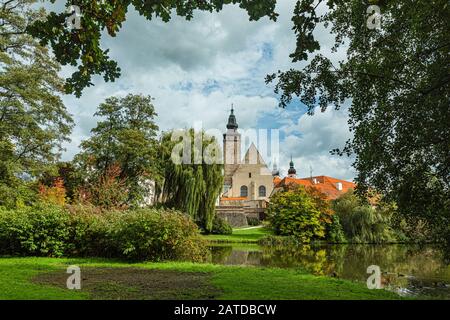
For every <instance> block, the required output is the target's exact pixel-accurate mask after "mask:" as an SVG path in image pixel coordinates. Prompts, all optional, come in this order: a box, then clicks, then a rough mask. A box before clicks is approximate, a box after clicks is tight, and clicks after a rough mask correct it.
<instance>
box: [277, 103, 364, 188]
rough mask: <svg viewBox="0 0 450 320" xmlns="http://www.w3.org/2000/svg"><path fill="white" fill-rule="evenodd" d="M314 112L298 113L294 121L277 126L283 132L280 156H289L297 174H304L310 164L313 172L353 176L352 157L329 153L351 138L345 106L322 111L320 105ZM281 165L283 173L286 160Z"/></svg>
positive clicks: (286, 167)
mask: <svg viewBox="0 0 450 320" xmlns="http://www.w3.org/2000/svg"><path fill="white" fill-rule="evenodd" d="M315 111H316V112H315V114H314V115H313V116H309V115H307V114H305V115H302V116H301V117H300V118H299V119H298V120H297V121H296V122H294V121H292V123H291V124H289V125H284V126H283V127H282V128H281V130H283V131H284V132H285V134H286V138H285V141H284V142H283V146H282V153H283V157H282V158H284V159H288V158H289V157H290V156H291V155H292V156H293V158H294V163H295V166H296V169H297V175H298V176H300V177H308V176H309V175H310V168H311V167H312V170H313V175H328V176H333V177H336V178H340V179H346V180H351V179H353V177H354V176H355V172H354V169H353V168H352V167H351V164H352V162H353V159H352V158H348V157H339V156H336V155H331V154H330V151H331V150H332V149H336V148H343V147H344V146H345V143H346V141H347V140H348V139H351V138H352V135H351V133H350V131H349V127H348V123H347V121H348V112H347V109H341V110H335V109H333V108H332V107H330V108H328V109H327V110H326V111H325V112H320V108H316V110H315ZM281 168H282V169H283V170H284V172H287V169H288V165H287V163H285V164H284V165H283V166H282V167H281Z"/></svg>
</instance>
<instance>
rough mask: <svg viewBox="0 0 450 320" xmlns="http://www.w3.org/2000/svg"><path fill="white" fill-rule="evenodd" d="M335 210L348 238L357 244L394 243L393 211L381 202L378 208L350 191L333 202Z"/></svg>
mask: <svg viewBox="0 0 450 320" xmlns="http://www.w3.org/2000/svg"><path fill="white" fill-rule="evenodd" d="M332 206H333V210H334V212H335V213H336V215H337V216H338V217H339V222H340V224H341V225H342V228H343V230H344V233H345V236H346V238H347V239H348V240H349V241H351V242H356V243H383V242H393V241H395V240H397V239H396V234H395V232H394V230H393V229H392V227H391V226H392V218H393V213H394V211H393V210H388V208H387V207H386V206H385V205H383V203H382V202H380V203H379V204H378V205H377V206H376V207H373V206H371V205H370V204H368V202H367V201H363V200H361V199H360V198H359V197H357V196H356V195H355V194H354V193H353V191H349V192H347V193H345V194H343V195H341V196H340V197H339V198H337V199H335V200H333V205H332Z"/></svg>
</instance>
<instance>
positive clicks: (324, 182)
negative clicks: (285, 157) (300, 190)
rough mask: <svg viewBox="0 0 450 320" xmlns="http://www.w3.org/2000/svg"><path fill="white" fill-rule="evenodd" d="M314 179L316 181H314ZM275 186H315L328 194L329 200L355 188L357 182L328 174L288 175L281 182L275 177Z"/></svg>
mask: <svg viewBox="0 0 450 320" xmlns="http://www.w3.org/2000/svg"><path fill="white" fill-rule="evenodd" d="M314 179H315V181H316V183H314ZM337 183H341V184H342V190H338V187H337ZM274 185H275V188H281V187H285V186H289V185H302V186H305V187H314V188H316V189H317V190H319V191H320V192H322V193H324V194H325V195H327V198H328V199H329V200H332V199H336V198H337V197H339V196H340V195H341V194H344V193H346V192H347V191H349V190H350V189H355V188H356V184H354V183H353V182H349V181H346V180H341V179H336V178H332V177H327V176H317V177H312V178H299V179H298V178H291V177H286V178H284V179H282V180H281V181H279V182H276V181H275V179H274Z"/></svg>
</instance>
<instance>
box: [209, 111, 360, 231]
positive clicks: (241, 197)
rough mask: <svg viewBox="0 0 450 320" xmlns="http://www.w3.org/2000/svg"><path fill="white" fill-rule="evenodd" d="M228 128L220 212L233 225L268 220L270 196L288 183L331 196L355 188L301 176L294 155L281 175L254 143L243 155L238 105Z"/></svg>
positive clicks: (220, 215)
mask: <svg viewBox="0 0 450 320" xmlns="http://www.w3.org/2000/svg"><path fill="white" fill-rule="evenodd" d="M226 128H227V131H226V133H225V134H224V135H223V157H224V159H223V160H224V185H223V192H222V195H221V196H220V199H219V201H218V205H217V206H216V214H217V215H218V216H219V217H221V218H222V219H224V220H226V221H227V222H228V223H229V224H230V225H231V226H233V227H242V226H247V225H248V222H249V221H250V220H253V221H261V220H264V218H265V211H266V208H267V206H268V204H269V202H270V196H271V195H272V194H273V193H274V192H278V191H280V190H282V189H283V188H284V187H286V186H288V185H292V184H295V185H303V186H307V187H314V188H317V189H318V190H319V191H321V192H323V193H324V194H325V195H326V196H327V198H328V199H330V200H332V199H335V198H337V197H338V196H339V195H341V194H343V193H345V192H347V191H348V190H350V189H354V188H355V184H354V183H352V182H349V181H345V180H340V179H335V178H331V177H327V176H316V177H309V178H297V176H296V174H297V171H296V169H295V167H294V162H293V161H292V159H291V162H290V166H289V170H288V175H287V177H284V178H281V177H280V173H279V171H278V170H277V168H276V166H275V165H274V168H273V170H270V169H269V168H268V166H267V164H266V162H265V161H264V159H263V157H262V156H261V154H260V152H259V150H258V149H257V148H256V146H255V145H254V144H253V143H252V144H251V145H250V147H249V148H248V150H247V152H246V153H245V155H244V157H242V156H241V147H242V140H241V139H242V136H241V134H240V133H239V132H238V128H239V126H238V122H237V119H236V115H235V114H234V108H232V109H231V113H230V115H229V117H228V123H227V126H226Z"/></svg>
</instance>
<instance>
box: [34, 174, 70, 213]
mask: <svg viewBox="0 0 450 320" xmlns="http://www.w3.org/2000/svg"><path fill="white" fill-rule="evenodd" d="M39 197H40V199H41V200H42V201H43V202H46V203H52V204H57V205H61V206H63V205H65V204H66V188H65V187H64V180H63V179H62V178H60V177H58V178H56V179H55V181H54V182H53V185H52V186H51V187H47V186H45V185H43V184H39Z"/></svg>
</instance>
